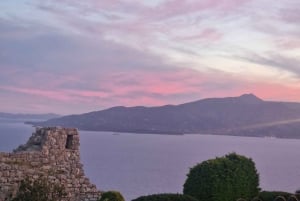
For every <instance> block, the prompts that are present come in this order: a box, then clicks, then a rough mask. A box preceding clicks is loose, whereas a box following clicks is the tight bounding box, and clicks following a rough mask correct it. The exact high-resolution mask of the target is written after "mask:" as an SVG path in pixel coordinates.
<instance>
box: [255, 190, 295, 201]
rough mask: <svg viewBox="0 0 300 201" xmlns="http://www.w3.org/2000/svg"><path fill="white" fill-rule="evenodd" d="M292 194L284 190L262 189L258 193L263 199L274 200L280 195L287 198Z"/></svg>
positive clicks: (263, 200) (265, 200) (264, 200)
mask: <svg viewBox="0 0 300 201" xmlns="http://www.w3.org/2000/svg"><path fill="white" fill-rule="evenodd" d="M291 195H292V194H291V193H288V192H283V191H262V192H260V193H259V194H258V197H259V198H260V199H261V200H262V201H274V200H275V198H276V197H278V196H282V197H284V198H285V199H286V200H287V199H288V198H289V197H290V196H291Z"/></svg>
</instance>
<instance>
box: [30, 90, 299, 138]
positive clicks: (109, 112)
mask: <svg viewBox="0 0 300 201" xmlns="http://www.w3.org/2000/svg"><path fill="white" fill-rule="evenodd" d="M29 123H31V124H33V125H35V126H63V127H76V128H78V129H80V130H89V131H112V132H131V133H156V134H198V133H199V134H218V135H238V136H260V137H268V136H269V137H282V138H300V103H293V102H274V101H264V100H262V99H260V98H258V97H256V96H255V95H253V94H244V95H241V96H238V97H226V98H207V99H202V100H198V101H194V102H189V103H184V104H180V105H165V106H159V107H143V106H137V107H123V106H118V107H112V108H109V109H106V110H101V111H95V112H89V113H84V114H79V115H68V116H62V117H59V118H54V119H50V120H47V121H43V122H29Z"/></svg>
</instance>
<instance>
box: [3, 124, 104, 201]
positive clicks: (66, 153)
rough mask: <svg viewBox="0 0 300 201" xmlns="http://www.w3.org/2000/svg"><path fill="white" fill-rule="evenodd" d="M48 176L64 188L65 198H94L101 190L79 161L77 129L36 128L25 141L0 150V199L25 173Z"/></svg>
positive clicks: (6, 194)
mask: <svg viewBox="0 0 300 201" xmlns="http://www.w3.org/2000/svg"><path fill="white" fill-rule="evenodd" d="M40 176H43V177H47V178H48V180H49V181H50V182H59V183H60V184H63V185H64V186H65V188H66V192H67V197H66V199H65V200H68V201H81V200H84V201H85V200H89V201H94V200H97V198H99V196H100V192H99V191H98V190H97V188H96V186H95V185H93V184H91V183H90V181H89V179H88V178H86V177H85V175H84V171H83V165H82V164H81V163H80V153H79V134H78V131H77V129H66V128H58V127H51V128H49V127H48V128H36V132H35V133H33V134H32V136H31V137H30V139H29V140H28V142H27V143H26V144H25V145H21V146H19V147H18V148H17V149H15V150H14V151H13V152H12V153H1V152H0V201H4V200H5V198H6V197H7V196H9V195H10V194H12V195H14V194H15V193H16V190H17V188H18V185H19V182H20V181H21V180H22V179H24V178H25V177H29V178H33V179H37V178H39V177H40Z"/></svg>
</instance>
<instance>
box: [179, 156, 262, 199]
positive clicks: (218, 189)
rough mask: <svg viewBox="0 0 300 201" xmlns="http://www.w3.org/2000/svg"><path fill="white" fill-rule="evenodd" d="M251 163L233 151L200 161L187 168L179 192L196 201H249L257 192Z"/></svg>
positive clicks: (255, 178)
mask: <svg viewBox="0 0 300 201" xmlns="http://www.w3.org/2000/svg"><path fill="white" fill-rule="evenodd" d="M258 186H259V176H258V173H257V170H256V168H255V164H254V162H253V161H252V160H251V159H249V158H246V157H244V156H240V155H237V154H235V153H231V154H228V155H226V156H224V157H221V158H216V159H212V160H207V161H204V162H202V163H200V164H198V165H196V166H195V167H193V168H191V169H190V172H189V174H188V175H187V179H186V181H185V184H184V188H183V193H184V194H187V195H191V196H193V197H195V198H197V199H198V200H199V201H233V200H237V199H239V198H243V199H246V200H250V199H251V198H253V197H255V196H256V195H257V194H258V192H259V188H258Z"/></svg>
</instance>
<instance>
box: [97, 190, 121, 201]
mask: <svg viewBox="0 0 300 201" xmlns="http://www.w3.org/2000/svg"><path fill="white" fill-rule="evenodd" d="M99 201H125V199H124V197H123V196H122V194H121V193H120V192H118V191H106V192H104V193H102V195H101V198H100V199H99Z"/></svg>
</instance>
